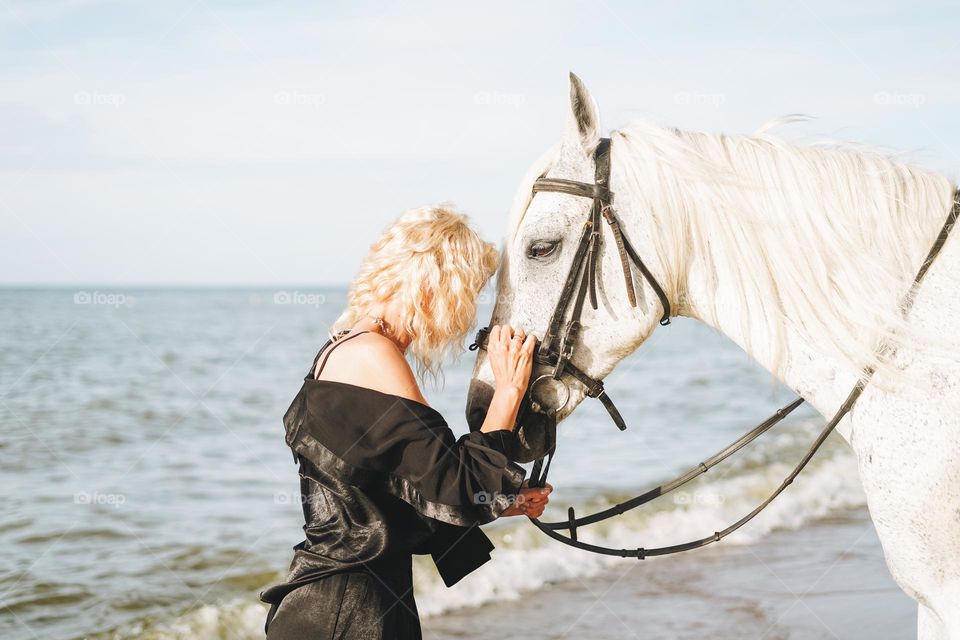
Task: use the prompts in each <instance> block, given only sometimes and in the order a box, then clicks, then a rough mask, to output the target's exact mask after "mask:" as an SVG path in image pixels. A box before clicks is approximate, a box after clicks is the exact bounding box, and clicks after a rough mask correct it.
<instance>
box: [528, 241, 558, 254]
mask: <svg viewBox="0 0 960 640" xmlns="http://www.w3.org/2000/svg"><path fill="white" fill-rule="evenodd" d="M559 246H560V241H559V240H555V241H547V240H537V241H536V242H534V243H533V244H531V245H530V247H529V248H528V249H527V257H528V258H546V257H547V256H549V255H550V254H552V253H553V252H554V251H556V250H557V247H559Z"/></svg>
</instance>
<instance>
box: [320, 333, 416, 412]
mask: <svg viewBox="0 0 960 640" xmlns="http://www.w3.org/2000/svg"><path fill="white" fill-rule="evenodd" d="M328 348H329V347H328ZM321 360H322V358H321ZM319 379H320V380H331V381H334V382H344V383H347V384H352V385H355V386H358V387H365V388H367V389H373V390H374V391H379V392H381V393H388V394H391V395H395V396H401V397H404V398H408V399H410V400H415V401H417V402H422V403H424V404H426V400H424V398H423V395H422V394H421V393H420V387H419V386H418V385H417V379H416V376H414V374H413V371H412V370H411V369H410V364H409V363H408V362H407V359H406V358H404V357H403V354H402V353H401V352H400V350H399V349H398V348H397V345H395V344H394V343H393V341H392V340H390V339H389V338H387V337H385V336H382V335H380V334H378V333H373V332H369V333H364V334H362V335H358V336H356V337H355V338H351V339H350V340H349V341H348V342H345V343H343V344H341V345H339V346H338V347H337V348H336V349H334V350H333V351H332V352H330V357H329V358H328V359H327V363H326V365H324V367H323V371H322V372H321V374H320V377H319Z"/></svg>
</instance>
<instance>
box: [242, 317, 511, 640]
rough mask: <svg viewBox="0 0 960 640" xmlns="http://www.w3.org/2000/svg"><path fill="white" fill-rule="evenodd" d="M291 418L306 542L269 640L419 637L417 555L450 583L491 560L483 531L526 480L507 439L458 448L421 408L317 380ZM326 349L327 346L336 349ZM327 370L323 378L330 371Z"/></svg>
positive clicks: (493, 436) (275, 610)
mask: <svg viewBox="0 0 960 640" xmlns="http://www.w3.org/2000/svg"><path fill="white" fill-rule="evenodd" d="M356 335H360V333H356V334H353V335H351V336H347V337H345V338H341V339H339V340H337V341H336V342H334V343H333V344H334V347H330V345H331V342H330V341H328V342H327V343H326V344H325V345H324V346H323V348H321V350H320V353H318V354H317V358H316V359H314V365H313V366H312V367H311V368H310V372H309V374H308V375H307V377H306V378H304V383H303V387H302V388H301V389H300V392H299V393H298V394H297V396H296V397H295V398H294V400H293V403H292V404H291V406H290V408H289V409H288V410H287V413H286V415H285V416H284V427H285V429H286V442H287V444H288V445H289V446H290V447H291V449H292V451H293V455H294V459H295V460H296V462H297V463H298V464H299V465H300V492H301V499H302V502H303V516H304V521H305V525H304V532H305V534H306V539H305V540H304V541H303V542H301V543H299V544H298V545H297V546H295V547H294V556H293V562H292V563H291V566H290V571H289V574H288V576H287V579H286V581H285V582H283V583H281V584H278V585H276V586H273V587H270V588H269V589H267V590H266V591H264V592H263V593H261V594H260V597H261V599H262V600H263V601H264V602H267V603H269V604H270V605H271V607H270V611H269V613H268V614H267V622H266V627H265V628H266V631H267V638H268V640H288V639H290V640H292V639H296V640H312V639H314V638H316V639H320V638H323V639H327V638H365V639H366V638H369V639H371V640H375V639H378V638H383V639H387V638H391V639H393V638H398V639H399V638H402V639H406V638H420V637H421V634H420V620H419V617H418V615H417V607H416V602H415V601H414V598H413V581H412V575H411V565H412V556H413V554H430V555H431V556H432V558H433V561H434V563H435V564H436V566H437V569H438V571H439V573H440V576H441V577H442V578H443V581H444V583H445V584H446V585H447V586H451V585H453V584H455V583H456V582H458V581H459V580H460V579H461V578H463V577H464V576H465V575H467V574H468V573H470V572H471V571H473V570H474V569H476V568H477V567H479V566H480V565H482V564H483V563H484V562H486V561H487V560H489V559H490V551H492V550H493V544H492V543H491V542H490V540H489V539H488V538H487V537H486V536H485V535H484V534H483V533H482V532H481V531H480V529H479V527H478V526H477V525H479V524H483V523H486V522H489V521H491V520H493V519H495V518H496V517H497V516H498V515H499V514H500V513H501V512H502V511H503V510H504V509H506V508H507V506H509V496H511V495H513V494H515V493H516V492H517V491H518V489H519V487H520V484H521V483H522V482H523V478H524V475H525V471H524V469H523V468H522V467H520V466H519V465H517V464H515V463H514V462H512V461H511V457H512V454H513V452H514V450H515V447H516V442H515V436H514V434H513V432H511V431H508V430H503V431H493V432H490V433H481V432H472V433H469V434H467V435H465V436H463V437H461V438H460V439H459V440H457V439H455V437H454V435H453V432H452V431H451V430H450V428H449V427H448V426H447V424H446V422H445V421H444V419H443V417H442V416H441V415H440V414H439V413H438V412H437V411H436V410H434V409H432V408H431V407H428V406H427V405H425V404H422V403H420V402H416V401H414V400H410V399H408V398H403V397H400V396H395V395H391V394H387V393H381V392H379V391H375V390H373V389H367V388H364V387H359V386H355V385H351V384H346V383H341V382H333V381H328V380H315V379H314V377H313V372H314V369H315V367H316V363H317V361H318V360H319V358H320V356H321V355H322V354H324V352H325V351H326V355H325V356H324V357H325V360H324V363H323V364H325V363H326V356H329V353H330V351H332V349H333V348H335V346H336V345H339V344H340V343H342V342H343V341H345V340H349V339H350V338H352V337H354V336H356ZM328 347H329V348H328ZM323 364H321V369H322V368H323Z"/></svg>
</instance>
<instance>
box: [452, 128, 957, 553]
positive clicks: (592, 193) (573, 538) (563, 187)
mask: <svg viewBox="0 0 960 640" xmlns="http://www.w3.org/2000/svg"><path fill="white" fill-rule="evenodd" d="M594 165H595V178H594V182H593V184H590V183H586V182H577V181H574V180H565V179H561V178H543V177H541V178H539V179H538V180H537V181H536V182H534V184H533V193H534V194H537V193H540V192H553V193H564V194H567V195H572V196H577V197H582V198H590V199H591V200H592V201H593V206H592V207H591V210H590V215H589V217H588V219H587V220H586V222H585V223H584V225H583V231H582V232H581V235H580V241H579V244H578V245H577V249H576V251H575V253H574V256H573V261H572V263H571V265H570V271H569V272H568V274H567V279H566V281H565V282H564V285H563V288H562V289H561V291H560V298H559V300H558V301H557V306H556V307H555V308H554V311H553V315H552V316H551V318H550V322H549V324H548V326H547V331H546V333H545V334H544V336H543V339H542V340H541V341H539V344H538V346H537V350H536V354H535V361H536V364H539V365H543V366H546V367H549V368H550V369H551V371H550V372H549V373H545V374H543V375H539V376H538V375H537V374H536V372H534V373H533V374H532V376H531V382H530V384H529V386H528V391H527V396H526V399H525V401H524V406H523V407H521V411H520V416H519V417H518V425H522V424H523V420H524V419H525V417H526V416H529V414H530V413H531V412H532V413H536V414H540V415H541V416H542V417H543V418H544V419H545V420H546V425H547V427H546V428H547V429H548V430H549V431H550V432H551V438H550V442H549V444H548V447H547V448H546V451H545V453H544V455H543V456H541V457H539V458H538V459H537V460H536V461H535V462H534V465H533V469H532V471H531V474H530V480H529V485H530V486H542V485H543V484H544V483H545V482H546V480H547V474H548V473H549V471H550V463H551V461H552V460H553V455H554V453H555V451H556V416H557V414H558V413H559V412H560V411H561V410H562V409H563V408H564V407H565V406H566V404H567V402H568V401H569V399H570V392H569V388H568V387H567V393H566V396H565V399H564V401H563V402H562V403H560V404H559V406H557V407H556V408H553V409H546V408H544V407H543V406H541V405H540V403H539V402H537V401H536V400H535V399H534V397H533V396H534V394H533V392H534V389H535V387H536V386H537V384H539V383H541V382H546V381H550V380H553V381H557V382H559V383H560V384H564V383H563V382H562V380H561V378H562V377H563V375H564V374H566V375H568V376H570V377H572V378H574V379H575V380H577V381H578V382H580V383H581V384H582V385H583V386H584V387H585V390H586V395H587V396H588V397H591V398H596V399H598V400H600V402H601V403H602V404H603V406H604V408H606V410H607V412H608V413H609V414H610V417H611V418H612V419H613V422H614V424H616V425H617V427H618V428H619V429H620V430H621V431H622V430H624V429H626V423H625V422H624V420H623V417H622V416H621V414H620V411H619V410H618V409H617V407H616V405H614V403H613V400H611V399H610V397H609V395H607V392H606V389H605V388H604V386H603V381H602V380H601V379H598V378H594V377H592V376H590V375H589V374H587V373H586V372H584V371H583V370H581V369H579V368H577V367H576V366H574V364H573V363H572V362H571V358H572V356H573V348H574V345H575V344H576V341H577V336H578V334H579V331H580V328H581V326H582V325H581V322H580V318H581V316H582V314H583V306H584V303H585V301H586V298H587V295H588V294H589V298H590V306H591V307H592V308H593V309H594V310H596V309H597V291H596V287H597V278H596V270H597V259H598V257H599V256H598V254H599V246H600V242H601V232H602V228H601V227H602V221H606V222H607V225H608V226H609V227H610V229H611V232H612V233H613V238H614V242H615V244H616V247H617V251H618V253H619V256H620V265H621V267H622V269H623V277H624V282H625V284H626V288H627V298H628V299H629V301H630V305H631V306H632V307H636V306H637V297H636V292H635V290H634V282H633V276H632V270H631V263H632V264H633V265H634V266H636V268H637V270H638V271H639V272H640V274H641V275H642V276H643V278H644V280H646V281H647V284H649V285H650V288H651V289H653V292H654V293H655V294H656V296H657V298H659V300H660V304H661V307H662V309H663V315H662V316H661V318H660V324H661V325H664V326H665V325H668V324H670V315H671V313H670V301H669V299H668V298H667V295H666V293H665V292H664V290H663V287H661V286H660V284H659V283H658V282H657V280H656V278H655V277H654V276H653V274H652V273H651V272H650V270H649V269H648V268H647V267H646V265H645V264H644V263H643V260H641V259H640V256H639V255H638V254H637V252H636V250H635V249H634V248H633V246H632V245H631V244H630V241H629V239H628V238H627V237H626V235H624V233H623V230H622V228H621V226H620V223H619V220H618V219H617V216H616V212H615V211H614V209H613V192H612V191H611V190H610V184H609V183H610V139H609V138H602V139H601V140H600V142H599V144H598V145H597V148H596V151H595V153H594ZM958 217H960V191H955V192H954V205H953V207H952V209H951V210H950V213H949V215H948V216H947V220H946V222H945V223H944V225H943V227H942V228H941V229H940V233H939V234H938V235H937V238H936V240H935V241H934V243H933V246H932V247H931V249H930V252H929V253H928V254H927V257H926V259H925V260H924V261H923V264H922V265H921V266H920V269H919V270H918V272H917V275H916V277H915V278H914V279H913V283H912V285H911V287H910V290H909V292H908V294H907V296H906V298H905V299H904V302H903V312H904V313H905V314H906V313H907V312H908V311H909V309H910V307H911V306H912V305H913V300H914V296H915V293H916V290H917V288H918V287H919V285H920V282H921V281H922V280H923V278H924V276H925V275H926V273H927V271H928V270H929V268H930V265H931V264H933V261H934V259H935V258H936V257H937V255H938V254H939V253H940V250H941V249H942V248H943V245H944V243H945V242H946V240H947V237H948V236H949V235H950V231H951V230H952V229H953V226H954V224H955V223H956V221H957V218H958ZM571 303H572V304H571ZM568 311H570V313H569V319H567V317H568ZM488 337H489V327H485V328H482V329H480V331H478V332H477V337H476V340H475V341H474V343H473V344H472V345H470V350H471V351H474V350H476V349H485V348H486V343H487V339H488ZM884 350H885V347H884V346H881V348H880V350H879V351H880V352H883V351H884ZM874 373H875V368H874V367H869V368H867V369H866V370H865V371H864V372H863V375H862V376H861V377H860V378H859V380H858V381H857V383H856V384H855V385H854V387H853V389H852V390H851V391H850V393H849V394H848V395H847V398H846V400H844V402H843V404H842V405H841V406H840V408H839V409H837V412H836V413H835V414H834V415H833V417H832V418H830V420H829V421H828V422H827V423H826V425H825V426H824V428H823V430H821V431H820V433H819V434H818V435H817V437H816V438H815V439H814V441H813V443H812V444H811V445H810V447H809V448H808V449H807V451H806V453H805V454H804V455H803V457H802V458H801V459H800V461H799V462H798V463H797V464H796V466H795V467H794V468H793V470H792V471H791V472H790V473H789V474H788V475H787V476H786V478H784V480H783V482H781V483H780V485H779V486H778V487H777V489H776V490H775V491H774V492H773V493H772V494H770V496H768V497H767V498H766V499H765V500H764V501H763V502H761V503H760V504H759V505H758V506H757V507H756V508H754V509H753V510H752V511H751V512H749V513H748V514H746V515H745V516H743V517H742V518H740V519H739V520H737V521H736V522H734V523H733V524H731V525H730V526H728V527H727V528H725V529H723V530H721V531H715V532H713V534H712V535H709V536H706V537H703V538H699V539H697V540H691V541H689V542H684V543H680V544H675V545H669V546H663V547H656V548H650V549H646V548H643V547H638V548H633V549H617V548H614V547H605V546H600V545H595V544H589V543H586V542H582V541H580V540H578V539H577V533H578V528H579V527H583V526H586V525H591V524H595V523H597V522H602V521H604V520H606V519H608V518H612V517H614V516H618V515H622V514H624V513H626V512H627V511H630V510H632V509H636V508H637V507H639V506H641V505H644V504H646V503H648V502H650V501H651V500H654V499H655V498H658V497H660V496H662V495H665V494H667V493H670V492H671V491H674V490H676V489H678V488H680V487H682V486H683V485H685V484H687V483H688V482H690V481H692V480H693V479H695V478H697V477H699V476H701V475H703V474H704V473H706V472H707V471H709V470H710V469H711V468H712V467H714V466H715V465H717V464H719V463H721V462H723V461H724V460H726V459H727V458H728V457H730V456H731V455H733V454H734V453H736V452H738V451H740V450H741V449H743V448H744V447H745V446H747V445H748V444H750V443H751V442H753V441H754V440H756V439H757V438H758V437H760V436H761V435H763V434H764V433H766V432H767V431H769V430H770V429H771V428H773V427H774V426H775V425H777V424H778V423H779V422H781V421H782V420H783V419H784V418H786V417H787V416H788V415H789V414H790V413H791V412H793V410H794V409H796V408H797V407H799V406H800V405H801V404H803V402H804V399H803V398H802V397H799V396H798V397H797V398H795V399H794V400H792V401H790V402H789V403H787V404H786V405H784V406H783V407H781V408H779V409H777V411H776V412H774V413H773V414H772V415H771V416H770V417H768V418H767V419H765V420H764V421H763V422H761V423H760V424H758V425H756V426H755V427H753V428H752V429H750V430H749V431H747V432H746V433H745V434H744V435H742V436H741V437H739V438H738V439H736V440H735V441H733V442H732V443H730V444H729V445H727V446H726V447H724V448H723V449H721V450H720V451H718V452H717V453H715V454H713V455H712V456H710V457H709V458H707V459H706V460H704V461H702V462H700V463H699V464H697V465H696V466H694V467H692V468H690V469H688V470H687V471H685V472H683V473H681V474H680V475H679V476H677V477H676V478H674V479H673V480H670V481H669V482H665V483H663V484H661V485H658V486H656V487H653V488H652V489H649V490H647V491H645V492H643V493H641V494H640V495H638V496H636V497H634V498H631V499H629V500H626V501H625V502H622V503H620V504H617V505H614V506H612V507H610V508H608V509H604V510H602V511H598V512H596V513H593V514H591V515H588V516H582V517H577V515H576V513H575V511H574V509H573V507H569V508H568V510H567V520H565V521H558V522H541V521H540V520H538V519H536V518H531V519H530V521H531V522H532V523H533V524H534V525H536V527H537V528H538V529H540V531H542V532H543V533H545V534H546V535H548V536H549V537H551V538H553V539H554V540H557V541H559V542H562V543H564V544H566V545H569V546H571V547H575V548H578V549H583V550H584V551H590V552H593V553H599V554H602V555H609V556H620V557H624V558H638V559H640V560H643V559H644V558H646V557H649V556H663V555H670V554H673V553H679V552H681V551H690V550H692V549H697V548H699V547H704V546H706V545H708V544H711V543H714V542H719V541H720V540H722V539H723V538H725V537H727V536H728V535H730V534H731V533H733V532H734V531H736V530H737V529H739V528H740V527H742V526H743V525H745V524H746V523H748V522H750V521H751V520H752V519H753V518H754V517H756V516H757V514H759V513H760V512H761V511H763V510H764V509H765V508H766V507H767V505H769V504H770V503H771V502H773V500H774V499H775V498H776V497H777V496H779V495H780V494H781V493H782V492H783V490H784V489H786V488H787V487H788V486H789V485H790V484H791V483H792V482H793V480H794V479H795V478H796V477H797V476H798V475H799V474H800V472H801V471H802V470H803V469H804V467H806V466H807V463H808V462H810V460H811V459H812V458H813V456H814V455H815V454H816V453H817V451H818V450H819V449H820V446H821V445H822V444H823V443H824V441H825V440H826V439H827V437H828V436H829V435H830V434H831V433H832V432H833V431H834V430H835V429H836V427H837V425H838V424H839V423H840V421H841V420H843V418H844V417H846V415H847V414H848V413H849V412H850V410H851V409H852V408H853V406H854V404H856V402H857V400H858V399H859V398H860V395H861V394H862V393H863V390H864V388H865V387H866V385H867V383H868V382H869V381H870V379H871V378H872V377H873V374H874ZM545 459H546V465H545V466H544V460H545ZM561 531H565V532H567V535H563V534H562V533H559V532H561Z"/></svg>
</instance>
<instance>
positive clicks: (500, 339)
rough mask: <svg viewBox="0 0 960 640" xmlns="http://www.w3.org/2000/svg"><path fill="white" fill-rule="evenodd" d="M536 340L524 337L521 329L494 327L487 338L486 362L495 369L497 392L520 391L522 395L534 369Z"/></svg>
mask: <svg viewBox="0 0 960 640" xmlns="http://www.w3.org/2000/svg"><path fill="white" fill-rule="evenodd" d="M536 343H537V338H536V336H534V335H533V334H530V335H529V336H525V335H524V333H523V330H522V329H517V330H516V331H514V330H513V329H512V328H511V327H510V325H508V324H505V325H502V326H501V325H494V327H493V328H491V329H490V335H489V336H488V338H487V359H488V360H489V362H490V368H491V369H492V370H493V379H494V382H495V385H494V386H495V388H496V390H497V391H500V390H501V389H502V390H511V389H513V390H517V391H519V392H520V395H521V396H522V395H523V394H524V393H525V392H526V390H527V383H528V382H530V371H531V370H532V368H533V348H534V346H536Z"/></svg>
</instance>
